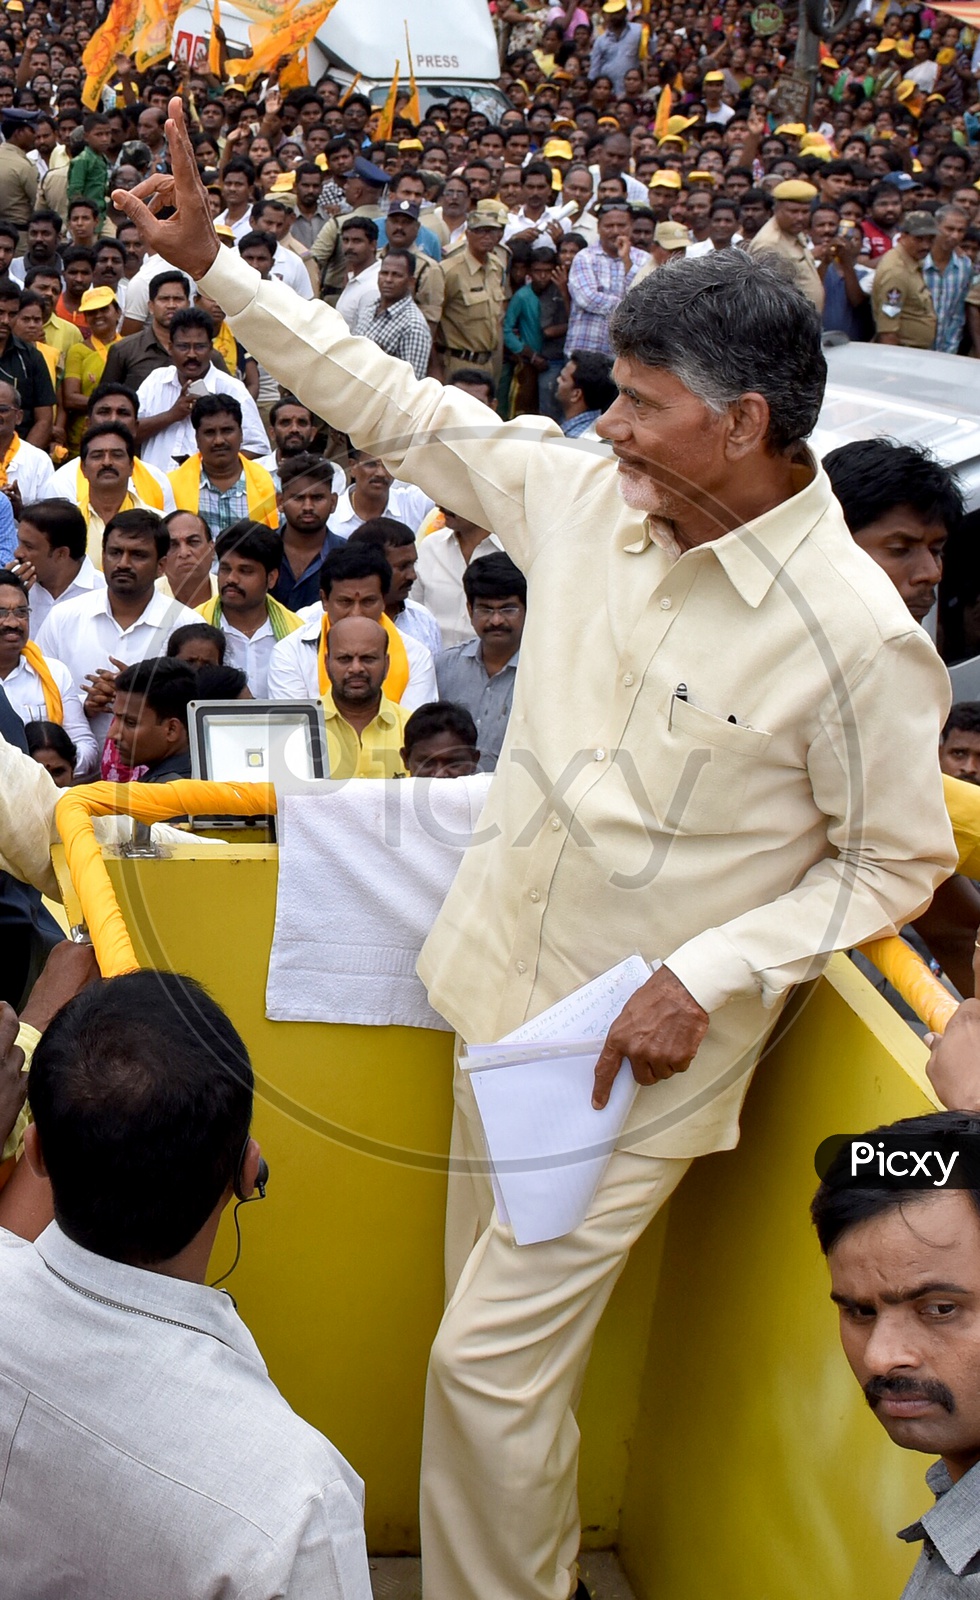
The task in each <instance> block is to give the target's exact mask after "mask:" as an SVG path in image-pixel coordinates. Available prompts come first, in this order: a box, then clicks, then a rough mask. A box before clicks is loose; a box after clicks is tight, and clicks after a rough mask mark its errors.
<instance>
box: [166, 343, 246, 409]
mask: <svg viewBox="0 0 980 1600" xmlns="http://www.w3.org/2000/svg"><path fill="white" fill-rule="evenodd" d="M176 320H177V318H176V317H175V318H174V321H175V322H176ZM223 415H227V416H229V417H231V418H233V420H234V421H235V422H236V423H237V424H238V426H239V427H241V425H242V403H241V401H240V400H237V399H236V398H235V396H234V395H233V394H202V395H199V396H198V398H197V399H196V400H195V401H194V404H193V406H192V407H191V427H192V428H193V429H194V432H195V433H196V432H197V430H198V428H199V427H200V426H201V423H202V422H206V421H207V419H208V417H219V416H223Z"/></svg>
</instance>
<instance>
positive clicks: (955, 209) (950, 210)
mask: <svg viewBox="0 0 980 1600" xmlns="http://www.w3.org/2000/svg"><path fill="white" fill-rule="evenodd" d="M947 217H962V218H963V221H964V222H969V220H970V218H969V215H968V214H967V212H966V211H964V209H963V207H962V206H954V205H949V206H940V207H939V210H938V211H937V212H936V221H937V222H945V221H946V218H947Z"/></svg>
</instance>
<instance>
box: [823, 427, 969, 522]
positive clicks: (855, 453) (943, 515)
mask: <svg viewBox="0 0 980 1600" xmlns="http://www.w3.org/2000/svg"><path fill="white" fill-rule="evenodd" d="M823 464H824V468H825V469H826V472H827V475H828V477H829V478H830V486H831V488H832V489H833V491H834V494H835V495H836V496H837V499H838V500H839V501H840V506H841V510H842V511H843V513H844V521H845V522H846V523H847V526H848V528H849V529H850V532H851V533H852V534H853V535H854V537H855V538H857V537H858V536H859V535H860V533H861V530H862V528H866V527H868V525H869V524H870V523H872V522H877V521H878V519H879V517H883V516H885V515H886V514H887V512H889V511H893V510H894V509H895V507H896V506H909V507H911V509H912V510H913V511H915V512H916V513H917V515H918V516H920V517H922V519H923V520H924V521H925V522H935V523H939V524H940V525H941V526H943V527H945V528H946V530H947V531H948V532H949V533H950V534H952V533H955V532H956V530H957V528H958V527H959V524H960V521H961V519H962V517H963V495H962V492H961V490H960V487H959V484H958V483H957V481H956V479H955V477H954V476H953V474H952V473H951V472H950V471H949V469H948V468H947V467H944V466H943V465H942V464H941V463H940V462H939V461H937V460H936V458H935V456H933V455H931V454H930V453H929V451H928V450H922V449H920V448H919V446H918V445H911V444H898V443H896V441H895V440H894V439H855V440H853V441H852V442H851V443H850V444H842V445H840V446H839V447H838V448H837V449H836V450H831V452H830V454H829V455H827V456H825V457H824V462H823Z"/></svg>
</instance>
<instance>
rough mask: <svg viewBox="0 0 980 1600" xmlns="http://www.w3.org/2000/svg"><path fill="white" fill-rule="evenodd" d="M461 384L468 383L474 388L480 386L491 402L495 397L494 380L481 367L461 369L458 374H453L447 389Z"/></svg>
mask: <svg viewBox="0 0 980 1600" xmlns="http://www.w3.org/2000/svg"><path fill="white" fill-rule="evenodd" d="M461 383H468V384H470V386H471V387H473V388H476V386H477V385H479V386H480V387H481V388H483V389H486V391H487V393H488V394H489V396H490V399H491V400H492V399H493V397H494V393H495V390H496V385H495V383H494V381H493V378H492V377H491V376H490V373H489V372H484V371H483V370H482V369H481V368H480V367H461V368H460V370H459V371H458V372H454V373H453V375H452V377H451V378H450V379H449V382H448V384H447V385H446V387H447V388H452V386H453V384H456V385H459V384H461Z"/></svg>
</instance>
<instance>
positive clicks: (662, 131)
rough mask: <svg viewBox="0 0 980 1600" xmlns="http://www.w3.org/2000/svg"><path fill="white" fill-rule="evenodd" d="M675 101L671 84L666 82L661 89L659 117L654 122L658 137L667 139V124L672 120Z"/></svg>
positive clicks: (658, 106) (658, 108)
mask: <svg viewBox="0 0 980 1600" xmlns="http://www.w3.org/2000/svg"><path fill="white" fill-rule="evenodd" d="M673 102H674V97H673V95H672V94H671V92H670V85H669V84H665V85H664V87H663V88H662V89H661V91H660V99H659V100H658V101H657V117H656V121H655V122H654V124H653V131H654V134H655V136H656V137H657V138H658V139H666V137H667V124H668V122H669V121H670V108H671V106H672V105H673Z"/></svg>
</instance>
